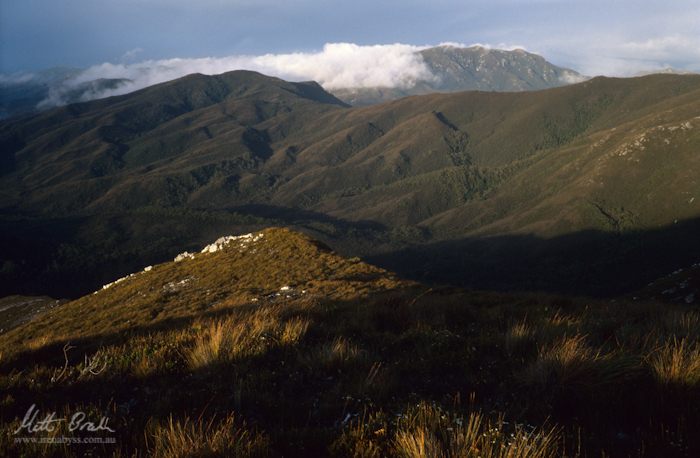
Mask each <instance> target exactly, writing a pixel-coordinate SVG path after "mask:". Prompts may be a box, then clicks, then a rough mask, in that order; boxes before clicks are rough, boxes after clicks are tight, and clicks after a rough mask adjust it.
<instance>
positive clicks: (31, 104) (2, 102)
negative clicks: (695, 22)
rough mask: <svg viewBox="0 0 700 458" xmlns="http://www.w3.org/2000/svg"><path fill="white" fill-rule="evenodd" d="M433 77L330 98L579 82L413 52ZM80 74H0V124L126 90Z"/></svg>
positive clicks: (534, 60)
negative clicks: (11, 119)
mask: <svg viewBox="0 0 700 458" xmlns="http://www.w3.org/2000/svg"><path fill="white" fill-rule="evenodd" d="M415 54H416V57H417V59H418V61H419V62H420V63H421V64H423V65H425V67H426V71H427V73H428V74H430V75H431V76H432V77H431V78H428V79H423V80H418V81H413V82H412V83H411V84H410V85H409V86H406V87H403V86H402V87H400V88H398V87H371V88H365V87H363V88H354V87H347V88H337V89H334V95H336V96H337V97H339V98H340V99H342V100H343V101H345V102H347V103H349V104H352V105H370V104H374V103H380V102H383V101H387V100H394V99H397V98H401V97H405V96H407V95H417V94H427V93H432V92H455V91H466V90H484V91H524V90H535V89H546V88H550V87H556V86H562V85H565V84H570V83H574V82H579V81H582V80H583V79H585V77H583V76H581V75H579V74H578V73H577V72H575V71H573V70H569V69H565V68H561V67H557V66H555V65H552V64H550V63H549V62H547V61H546V60H545V59H544V58H542V57H541V56H538V55H536V54H532V53H528V52H525V51H523V50H520V49H516V50H514V51H506V50H499V49H490V48H484V47H481V46H472V47H468V48H465V47H459V46H436V47H432V48H427V49H424V50H422V51H416V53H415ZM83 72H84V70H82V69H78V68H64V67H57V68H52V69H48V70H43V71H39V72H35V73H26V74H19V75H0V119H6V118H10V117H13V116H17V115H22V114H31V113H34V112H36V111H39V110H46V109H49V108H53V107H55V106H59V105H67V104H70V103H76V102H85V101H89V100H93V99H99V98H103V97H105V94H113V93H114V91H115V90H120V88H121V90H122V91H125V90H126V89H125V88H126V87H127V86H128V84H129V83H132V81H131V80H129V79H127V78H97V79H86V78H85V77H83V76H82V74H83Z"/></svg>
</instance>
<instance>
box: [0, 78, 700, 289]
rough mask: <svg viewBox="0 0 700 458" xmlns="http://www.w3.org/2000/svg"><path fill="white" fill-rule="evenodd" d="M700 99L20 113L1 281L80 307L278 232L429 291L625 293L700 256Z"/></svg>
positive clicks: (244, 95)
mask: <svg viewBox="0 0 700 458" xmlns="http://www.w3.org/2000/svg"><path fill="white" fill-rule="evenodd" d="M699 96H700V77H697V76H690V75H688V76H681V75H654V76H648V77H643V78H633V79H610V78H595V79H593V80H590V81H587V82H585V83H581V84H576V85H572V86H567V87H562V88H556V89H551V90H547V91H539V92H520V93H486V92H463V93H455V94H433V95H428V96H421V97H410V98H406V99H402V100H397V101H394V102H391V103H386V104H382V105H375V106H370V107H363V108H349V107H348V106H347V105H345V104H344V103H343V102H341V101H340V100H338V99H337V98H335V97H334V96H332V95H330V94H328V93H327V92H325V91H324V90H323V89H322V88H321V87H320V86H318V85H317V84H315V83H288V82H285V81H282V80H279V79H275V78H269V77H265V76H263V75H260V74H257V73H254V72H231V73H227V74H224V75H219V76H203V75H191V76H188V77H185V78H182V79H180V80H176V81H172V82H169V83H164V84H160V85H157V86H153V87H150V88H147V89H144V90H141V91H138V92H135V93H132V94H128V95H124V96H119V97H112V98H109V99H104V100H98V101H93V102H89V103H83V104H76V105H70V106H68V107H64V108H60V109H56V110H52V111H48V112H45V113H42V114H40V115H38V116H35V117H32V118H29V119H22V120H9V121H6V122H4V123H2V124H0V145H2V148H1V149H0V150H1V151H2V156H1V157H0V165H1V169H0V170H1V171H2V176H1V177H0V184H1V186H0V190H1V191H0V208H1V209H2V210H1V211H2V219H1V220H0V223H1V226H0V230H1V231H2V235H3V237H2V240H3V245H4V246H3V250H2V253H3V257H4V258H3V260H2V266H1V267H2V268H1V270H0V272H1V275H2V279H3V285H4V288H5V289H6V290H7V291H8V292H9V291H12V292H27V293H28V292H32V293H37V292H42V293H43V292H46V291H33V290H32V288H34V287H35V286H36V284H37V282H36V281H35V278H44V279H46V281H45V282H43V283H42V285H52V286H51V287H53V288H58V289H55V290H54V291H62V292H63V293H62V294H75V292H76V291H77V292H80V291H85V290H86V289H89V288H91V287H94V285H95V284H97V283H99V284H102V283H107V282H108V281H109V280H110V279H113V278H115V277H116V276H118V275H121V274H124V273H127V272H130V271H132V270H134V268H133V266H134V264H148V263H152V262H154V261H157V260H162V259H164V258H165V257H168V256H171V255H172V251H173V247H177V249H185V248H187V247H192V246H196V245H200V244H201V243H202V241H203V240H209V239H212V238H215V237H216V236H218V235H219V234H221V233H229V232H236V231H238V230H250V229H253V228H257V227H264V226H269V225H286V226H293V227H298V228H300V229H303V230H306V231H310V232H312V233H314V234H315V235H316V236H318V237H320V238H322V239H324V240H325V241H327V242H329V243H331V244H332V245H333V246H335V247H337V249H338V250H340V251H341V252H343V253H348V254H357V255H368V256H372V260H373V261H374V262H376V263H379V264H382V265H389V266H392V268H394V269H396V270H399V271H400V272H402V273H410V274H411V275H412V276H415V277H417V278H429V279H431V280H433V281H438V282H439V281H450V282H454V283H461V284H467V285H470V286H474V287H484V286H489V287H491V286H493V287H497V288H499V289H510V288H519V289H520V288H524V289H556V290H566V291H576V292H580V293H587V294H588V293H590V294H605V293H609V292H611V291H618V292H619V291H624V290H631V289H632V288H635V287H639V286H640V285H639V283H640V282H644V281H647V282H648V281H650V280H651V279H654V278H657V277H659V276H660V275H662V274H663V273H665V272H667V271H672V270H674V269H675V268H677V267H678V266H682V265H683V264H684V263H688V264H690V263H692V262H695V261H696V259H695V258H700V256H696V254H697V253H698V252H699V250H698V248H699V247H700V246H699V245H698V243H699V242H698V241H697V237H694V236H692V234H693V233H694V231H695V229H694V228H695V227H696V226H697V224H696V223H695V222H694V221H695V220H696V219H697V217H698V216H700V215H699V214H700V210H699V207H698V204H699V203H700V200H698V199H700V188H699V186H700V185H699V184H698V182H697V180H696V179H695V177H694V174H693V171H694V170H698V167H699V166H700V164H698V161H700V157H699V156H698V155H697V154H696V152H697V150H698V146H700V118H699V116H700V102H699V101H700V97H699ZM696 196H697V197H696ZM671 242H672V245H668V244H669V243H671ZM666 246H673V247H674V249H673V250H666V248H665V247H666ZM666 251H669V252H666ZM572 259H573V260H574V261H573V262H572ZM578 259H580V262H579V261H577V260H578ZM542 260H545V262H540V261H542ZM564 267H565V268H564ZM623 273H624V275H623ZM623 277H624V278H623ZM68 278H70V279H71V280H70V282H67V281H66V279H68ZM18 285H19V286H18ZM56 285H59V286H56ZM47 287H48V286H47ZM61 288H65V289H61ZM17 289H19V291H18V290H17Z"/></svg>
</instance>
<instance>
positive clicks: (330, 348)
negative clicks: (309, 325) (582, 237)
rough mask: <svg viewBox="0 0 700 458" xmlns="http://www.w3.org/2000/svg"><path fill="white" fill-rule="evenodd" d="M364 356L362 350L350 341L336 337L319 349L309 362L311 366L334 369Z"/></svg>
mask: <svg viewBox="0 0 700 458" xmlns="http://www.w3.org/2000/svg"><path fill="white" fill-rule="evenodd" d="M363 356H364V353H363V352H362V350H360V348H358V347H357V346H356V345H354V344H353V343H351V342H350V341H349V340H348V339H346V338H345V337H336V338H335V339H334V340H333V341H332V342H329V343H326V344H324V345H321V346H319V347H317V348H316V349H315V351H314V352H313V355H311V357H310V359H309V360H308V361H307V362H308V363H309V364H311V365H320V366H322V367H325V368H331V369H332V368H338V367H340V366H342V365H343V364H345V363H348V362H351V361H355V360H358V359H360V358H362V357H363Z"/></svg>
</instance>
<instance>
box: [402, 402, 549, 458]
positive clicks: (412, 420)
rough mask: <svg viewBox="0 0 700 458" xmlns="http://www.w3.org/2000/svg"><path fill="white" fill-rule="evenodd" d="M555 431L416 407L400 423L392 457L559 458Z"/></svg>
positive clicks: (477, 413) (424, 405) (479, 414)
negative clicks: (463, 416)
mask: <svg viewBox="0 0 700 458" xmlns="http://www.w3.org/2000/svg"><path fill="white" fill-rule="evenodd" d="M559 442H561V438H560V437H559V433H558V432H557V431H556V429H554V428H551V429H546V428H545V429H542V430H535V429H532V430H527V429H525V428H524V427H522V426H516V427H515V428H512V429H509V430H506V429H504V423H503V421H496V422H491V421H489V420H487V419H486V418H485V417H484V416H483V415H482V414H481V413H479V412H473V413H470V414H469V416H468V417H467V418H460V417H456V416H453V415H450V414H447V413H445V412H444V411H442V410H441V409H439V408H436V407H433V406H429V405H427V404H424V403H423V404H420V405H419V406H418V407H417V408H416V409H415V410H413V411H412V412H409V414H408V415H407V416H406V417H405V418H404V419H403V420H402V422H401V424H400V426H399V428H398V431H397V432H396V434H395V437H394V439H393V441H392V455H394V456H397V457H402V458H433V457H436V458H442V457H444V458H453V457H454V458H457V457H472V456H473V457H481V458H550V457H552V458H553V457H555V456H559V446H558V444H559Z"/></svg>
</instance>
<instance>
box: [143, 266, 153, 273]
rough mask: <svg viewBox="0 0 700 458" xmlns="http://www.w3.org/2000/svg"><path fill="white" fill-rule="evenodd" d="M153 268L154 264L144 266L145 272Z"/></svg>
mask: <svg viewBox="0 0 700 458" xmlns="http://www.w3.org/2000/svg"><path fill="white" fill-rule="evenodd" d="M151 270H153V266H146V267H144V268H143V271H144V272H150V271H151Z"/></svg>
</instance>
